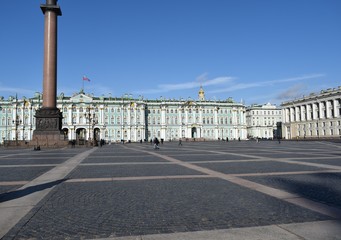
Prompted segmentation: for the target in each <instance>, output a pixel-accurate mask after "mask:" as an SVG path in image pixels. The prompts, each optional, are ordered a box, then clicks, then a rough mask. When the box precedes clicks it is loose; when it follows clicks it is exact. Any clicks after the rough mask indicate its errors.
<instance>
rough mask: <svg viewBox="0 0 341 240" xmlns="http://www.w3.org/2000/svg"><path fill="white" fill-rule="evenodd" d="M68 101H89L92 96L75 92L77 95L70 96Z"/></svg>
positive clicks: (91, 99)
mask: <svg viewBox="0 0 341 240" xmlns="http://www.w3.org/2000/svg"><path fill="white" fill-rule="evenodd" d="M70 101H71V102H75V103H76V102H84V103H90V102H92V101H93V98H92V97H89V96H87V95H85V94H83V93H80V94H77V95H74V96H72V97H71V98H70Z"/></svg>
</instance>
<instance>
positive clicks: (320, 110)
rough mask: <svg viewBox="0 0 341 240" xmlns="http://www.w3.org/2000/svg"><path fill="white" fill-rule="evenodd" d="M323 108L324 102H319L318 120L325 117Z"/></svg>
mask: <svg viewBox="0 0 341 240" xmlns="http://www.w3.org/2000/svg"><path fill="white" fill-rule="evenodd" d="M323 106H324V102H319V103H318V110H319V113H320V119H321V118H325V117H326V116H324V111H323Z"/></svg>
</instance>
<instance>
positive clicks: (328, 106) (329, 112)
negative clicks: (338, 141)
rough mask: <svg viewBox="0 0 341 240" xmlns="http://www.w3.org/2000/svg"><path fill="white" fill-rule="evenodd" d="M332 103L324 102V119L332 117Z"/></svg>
mask: <svg viewBox="0 0 341 240" xmlns="http://www.w3.org/2000/svg"><path fill="white" fill-rule="evenodd" d="M332 107H333V106H332V103H331V101H330V100H327V101H326V113H327V116H325V118H331V117H332Z"/></svg>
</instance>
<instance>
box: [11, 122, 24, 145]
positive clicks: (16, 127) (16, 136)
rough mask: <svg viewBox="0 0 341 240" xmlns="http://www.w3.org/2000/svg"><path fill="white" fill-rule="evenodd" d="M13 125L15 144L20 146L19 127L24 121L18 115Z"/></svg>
mask: <svg viewBox="0 0 341 240" xmlns="http://www.w3.org/2000/svg"><path fill="white" fill-rule="evenodd" d="M12 123H13V124H15V142H16V145H18V126H19V125H20V124H21V123H22V121H21V120H20V119H19V117H18V115H16V116H15V120H13V121H12Z"/></svg>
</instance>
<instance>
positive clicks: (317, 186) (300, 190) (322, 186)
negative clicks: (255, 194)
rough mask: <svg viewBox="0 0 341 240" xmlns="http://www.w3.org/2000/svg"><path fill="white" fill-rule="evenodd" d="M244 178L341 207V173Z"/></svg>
mask: <svg viewBox="0 0 341 240" xmlns="http://www.w3.org/2000/svg"><path fill="white" fill-rule="evenodd" d="M339 161H340V160H339ZM245 178H246V179H248V180H251V181H254V182H257V183H261V184H264V185H267V186H271V187H275V188H279V189H284V190H286V191H288V192H292V193H297V194H299V195H302V196H304V197H306V198H309V199H313V200H315V201H317V202H322V203H325V204H328V205H331V206H335V207H339V208H341V184H340V183H341V173H315V174H306V175H286V176H271V177H269V176H268V177H245Z"/></svg>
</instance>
